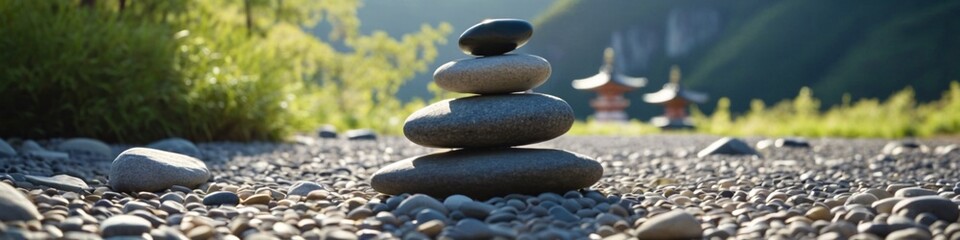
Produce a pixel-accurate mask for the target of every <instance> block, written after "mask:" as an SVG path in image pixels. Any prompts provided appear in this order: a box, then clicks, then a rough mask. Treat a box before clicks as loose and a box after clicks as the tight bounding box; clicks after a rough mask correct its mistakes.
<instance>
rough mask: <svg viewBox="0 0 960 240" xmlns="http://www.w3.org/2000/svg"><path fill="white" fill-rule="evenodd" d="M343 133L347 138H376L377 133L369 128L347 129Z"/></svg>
mask: <svg viewBox="0 0 960 240" xmlns="http://www.w3.org/2000/svg"><path fill="white" fill-rule="evenodd" d="M344 135H346V136H347V139H348V140H377V133H376V132H373V130H370V129H353V130H348V131H347V132H346V133H344Z"/></svg>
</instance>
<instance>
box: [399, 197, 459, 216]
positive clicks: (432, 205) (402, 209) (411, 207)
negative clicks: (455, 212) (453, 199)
mask: <svg viewBox="0 0 960 240" xmlns="http://www.w3.org/2000/svg"><path fill="white" fill-rule="evenodd" d="M425 208H427V209H433V210H437V211H439V212H441V213H443V214H447V208H446V207H445V206H443V203H441V202H440V201H437V199H434V198H432V197H430V196H427V195H423V194H414V195H413V196H410V197H408V198H407V199H404V200H403V202H400V206H397V209H396V210H395V211H394V212H396V213H397V214H406V215H414V214H416V213H419V212H420V210H423V209H425Z"/></svg>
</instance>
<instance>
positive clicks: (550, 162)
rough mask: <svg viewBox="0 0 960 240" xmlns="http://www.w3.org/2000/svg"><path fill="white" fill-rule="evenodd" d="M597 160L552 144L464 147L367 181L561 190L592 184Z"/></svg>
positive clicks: (433, 192) (499, 191) (480, 192)
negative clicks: (520, 146)
mask: <svg viewBox="0 0 960 240" xmlns="http://www.w3.org/2000/svg"><path fill="white" fill-rule="evenodd" d="M601 175H603V167H602V166H600V163H598V162H597V161H595V160H593V159H591V158H589V157H587V156H583V155H580V154H576V153H572V152H567V151H563V150H555V149H531V148H503V149H482V150H481V149H463V150H455V151H450V152H443V153H435V154H429V155H423V156H418V157H412V158H408V159H404V160H401V161H398V162H395V163H393V164H390V165H388V166H386V167H383V168H381V169H380V170H378V171H377V172H376V173H374V174H373V176H372V177H371V180H370V182H371V183H370V184H371V186H372V187H373V189H374V190H377V191H379V192H382V193H386V194H395V195H396V194H401V193H423V194H427V195H430V196H433V197H435V198H438V199H442V198H445V197H446V196H450V195H454V194H461V195H466V196H469V197H472V198H474V199H486V198H489V197H493V196H504V195H508V194H512V193H518V194H533V195H536V194H539V193H543V192H561V193H562V192H566V191H569V190H574V189H580V188H585V187H589V186H590V185H593V184H594V183H596V182H597V181H598V180H600V176H601Z"/></svg>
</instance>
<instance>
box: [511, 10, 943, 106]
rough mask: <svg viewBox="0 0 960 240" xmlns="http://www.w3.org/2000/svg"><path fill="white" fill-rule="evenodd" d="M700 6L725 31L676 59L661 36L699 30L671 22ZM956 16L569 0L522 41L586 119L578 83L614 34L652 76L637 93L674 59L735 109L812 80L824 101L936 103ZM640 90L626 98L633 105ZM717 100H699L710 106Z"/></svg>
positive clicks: (638, 67)
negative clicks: (909, 97) (909, 98)
mask: <svg viewBox="0 0 960 240" xmlns="http://www.w3.org/2000/svg"><path fill="white" fill-rule="evenodd" d="M698 10H703V11H712V12H715V13H716V14H718V15H719V18H718V22H717V24H719V29H718V30H717V32H716V35H715V36H714V37H712V38H709V39H707V40H705V41H704V42H702V44H699V45H696V46H695V47H693V48H691V51H690V52H688V53H687V54H685V55H681V56H669V55H668V54H667V51H665V50H664V49H666V48H667V47H668V45H670V44H673V43H671V42H669V41H665V40H664V39H667V38H666V36H667V35H668V34H669V33H670V32H671V31H673V32H674V33H677V32H679V33H682V34H686V33H697V32H700V29H698V28H696V26H689V27H688V28H680V29H672V30H671V29H669V27H668V26H670V24H668V21H669V20H668V19H670V16H671V15H672V14H678V15H674V16H680V17H684V16H683V15H679V13H683V12H684V11H687V14H690V15H687V16H686V17H689V18H695V17H698V16H697V15H695V14H696V11H698ZM958 14H960V2H958V1H895V0H882V1H871V2H870V4H868V5H864V4H863V3H862V2H857V1H828V0H813V1H810V0H773V1H690V0H675V1H657V0H626V1H603V2H602V3H597V2H596V1H582V0H581V1H575V2H573V3H571V2H568V1H563V2H557V3H555V4H554V6H553V7H552V8H550V9H549V11H547V12H545V13H544V14H543V17H541V18H538V21H537V33H536V35H535V37H534V38H533V39H531V42H530V43H529V44H528V47H525V48H528V49H530V50H529V51H530V52H531V53H533V54H538V55H541V56H544V58H546V59H547V60H549V61H550V62H551V63H552V64H553V66H554V68H553V69H554V72H553V74H552V79H551V80H550V81H547V82H546V83H545V84H544V85H543V86H541V87H540V88H538V89H539V90H541V91H544V92H548V93H551V94H555V95H558V96H564V98H565V99H567V100H568V101H569V102H570V103H571V105H572V107H573V108H574V110H575V111H576V112H577V113H578V117H581V118H582V117H584V116H585V115H586V114H587V113H589V112H590V111H589V109H590V108H589V105H588V102H589V101H588V99H589V98H590V97H591V96H592V95H590V94H586V93H578V92H577V91H576V90H574V89H572V88H570V86H569V81H570V80H572V79H576V78H582V77H587V76H590V75H592V74H594V73H596V68H597V67H598V66H599V65H600V64H601V59H602V58H601V56H600V55H601V52H602V50H603V48H605V47H607V46H610V45H611V44H612V40H611V39H612V38H613V37H612V33H615V32H616V33H618V34H620V36H621V37H622V38H621V40H622V42H623V43H625V44H624V45H627V46H628V47H626V49H624V50H623V51H622V53H621V55H622V56H625V58H624V61H622V62H624V63H625V64H624V65H623V66H622V68H621V69H622V70H623V71H624V73H625V74H628V75H634V76H638V77H647V78H648V80H649V81H650V82H649V84H648V85H647V86H648V87H647V88H642V89H639V92H653V91H655V88H657V87H659V86H660V84H662V83H664V82H666V81H667V79H668V78H667V76H668V72H669V67H670V66H671V65H674V64H676V65H679V66H681V67H682V68H683V69H684V70H686V71H687V72H686V73H688V74H685V75H684V76H685V79H684V80H683V81H684V84H685V85H686V86H687V87H690V88H692V89H696V90H701V91H705V92H708V93H709V94H711V95H712V96H727V97H728V98H729V100H730V101H731V105H730V111H731V112H735V113H743V112H746V111H748V110H749V109H750V107H751V106H750V102H751V99H761V100H763V101H766V102H778V101H780V100H783V99H785V98H789V97H792V96H793V95H794V94H795V93H796V91H797V89H800V88H801V87H803V86H808V87H810V89H811V90H812V91H813V92H814V93H816V97H817V98H818V99H819V100H820V101H821V102H822V103H823V105H822V106H825V107H826V106H832V105H838V104H841V102H842V99H843V98H842V96H843V95H844V93H848V94H849V95H850V96H851V98H852V99H860V98H878V99H881V100H882V99H885V98H886V97H888V96H890V95H891V93H893V92H896V91H897V90H900V89H903V88H904V87H906V86H908V85H909V86H912V87H913V89H914V91H915V93H916V95H915V97H916V98H917V100H918V101H922V102H927V101H932V100H935V99H936V98H937V97H939V93H940V92H941V91H943V89H946V88H947V87H948V85H949V81H950V80H952V79H957V78H958V77H960V68H957V67H956V66H957V64H956V62H957V61H956V60H954V59H952V58H951V56H957V55H960V41H957V39H960V21H955V20H954V19H955V16H957V15H958ZM584 16H590V18H589V21H585V20H584V19H585V18H584ZM680 19H684V18H680ZM631 35H632V37H631ZM681 42H682V41H681ZM631 47H632V48H631ZM638 56H639V57H638ZM651 87H652V88H653V89H651ZM756 89H764V91H756ZM642 96H643V94H628V95H627V97H628V98H630V100H631V102H636V103H639V102H641V101H642ZM718 99H719V98H714V100H718ZM715 103H716V102H714V103H711V104H709V105H705V106H701V107H702V109H704V110H705V111H708V112H712V111H713V108H714V106H715ZM821 110H825V109H821ZM628 111H629V112H630V114H631V115H633V116H638V117H641V118H647V117H649V116H652V115H656V114H659V113H660V109H659V108H656V107H654V106H646V105H641V104H634V105H633V106H631V107H630V109H628Z"/></svg>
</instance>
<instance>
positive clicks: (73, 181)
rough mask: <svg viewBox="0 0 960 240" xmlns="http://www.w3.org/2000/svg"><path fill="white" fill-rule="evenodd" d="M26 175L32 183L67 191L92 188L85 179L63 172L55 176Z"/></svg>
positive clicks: (84, 190) (80, 190) (83, 190)
mask: <svg viewBox="0 0 960 240" xmlns="http://www.w3.org/2000/svg"><path fill="white" fill-rule="evenodd" d="M24 177H26V178H27V181H28V182H30V183H33V184H36V185H43V186H48V187H53V188H56V189H60V190H65V191H72V192H79V193H83V192H86V190H87V189H90V186H88V185H87V183H86V182H84V181H83V179H79V178H76V177H73V176H70V175H63V174H61V175H56V176H53V177H42V176H30V175H26V176H24Z"/></svg>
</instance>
